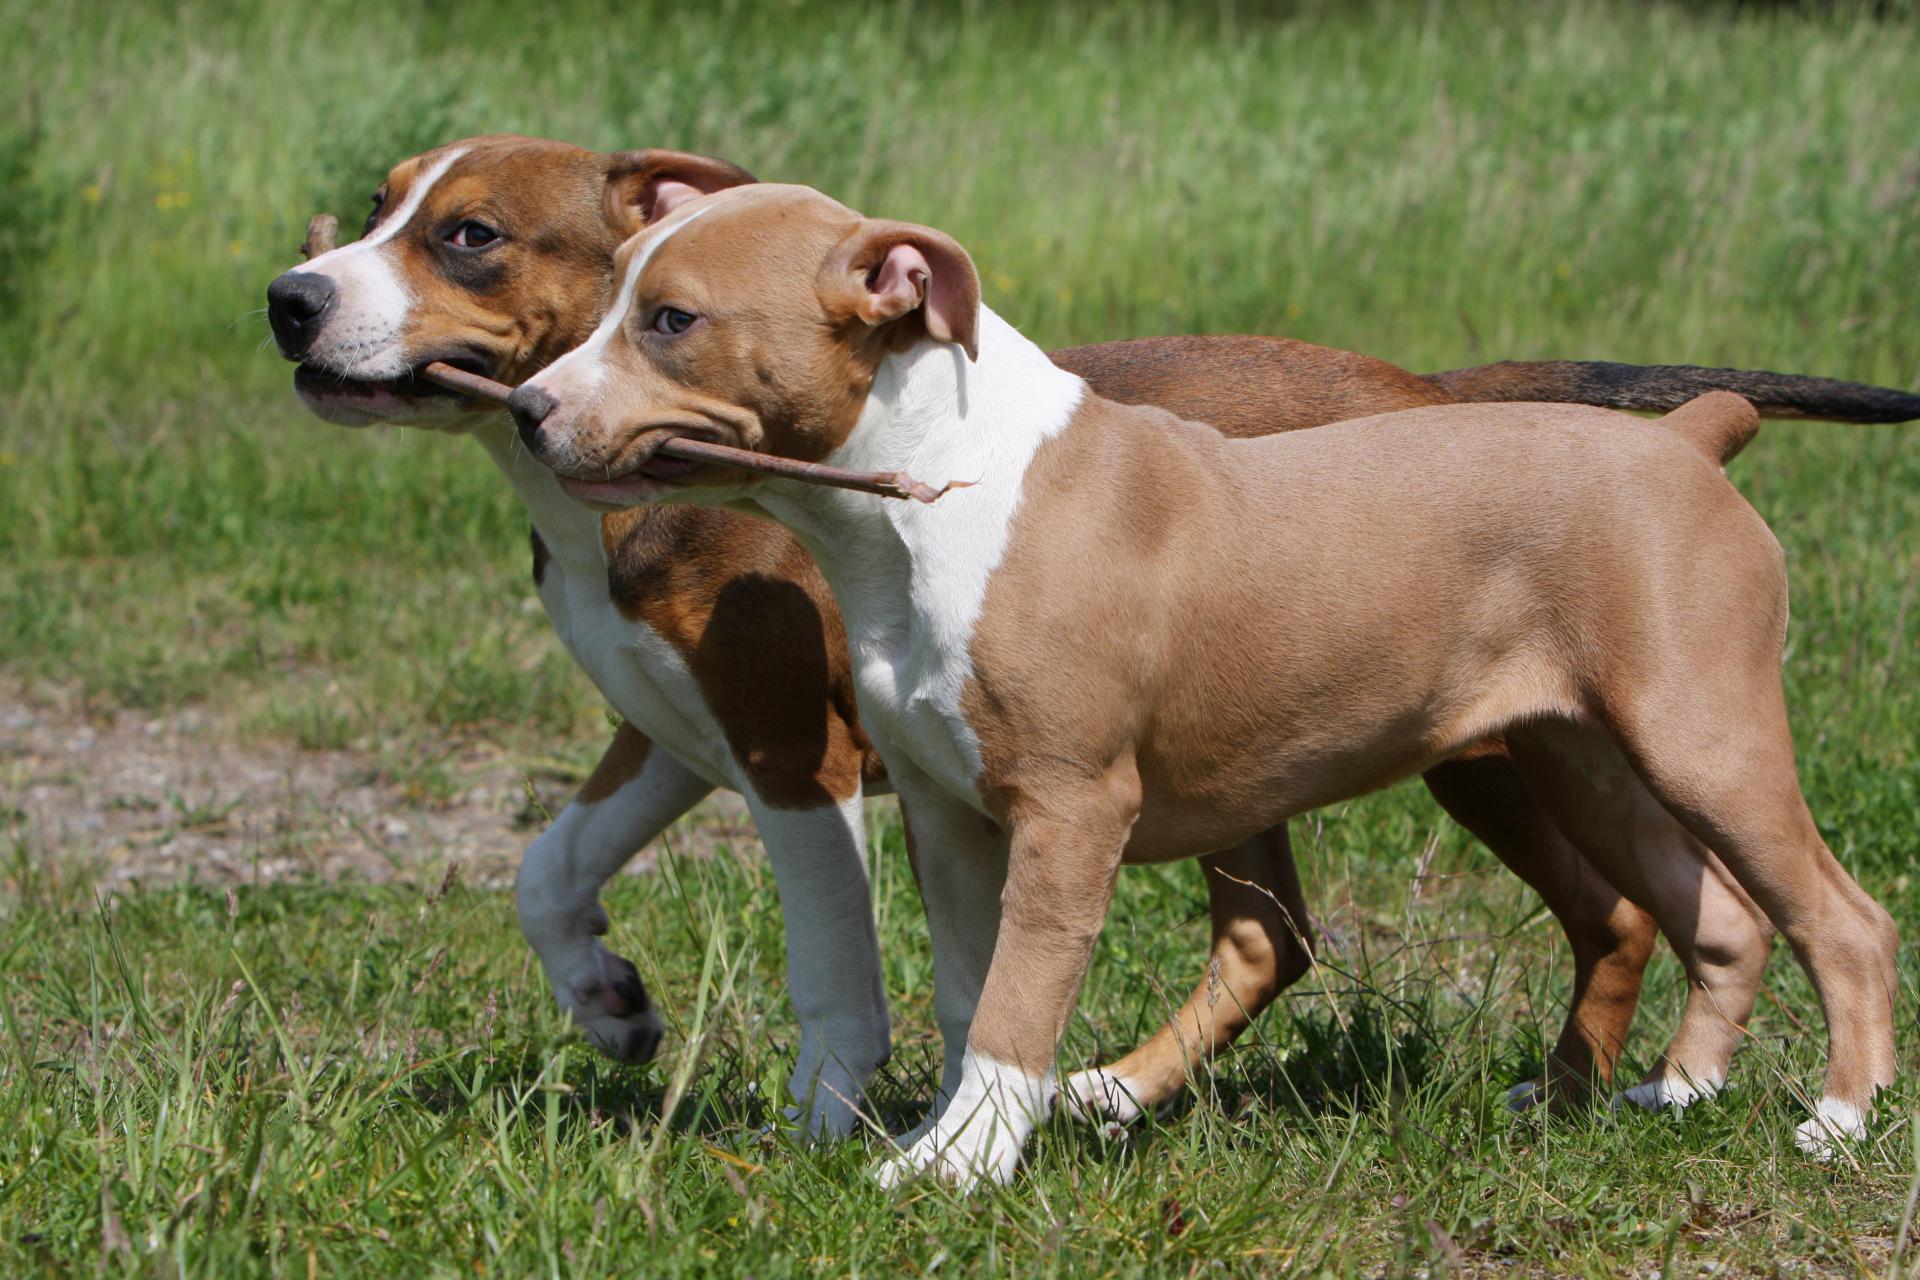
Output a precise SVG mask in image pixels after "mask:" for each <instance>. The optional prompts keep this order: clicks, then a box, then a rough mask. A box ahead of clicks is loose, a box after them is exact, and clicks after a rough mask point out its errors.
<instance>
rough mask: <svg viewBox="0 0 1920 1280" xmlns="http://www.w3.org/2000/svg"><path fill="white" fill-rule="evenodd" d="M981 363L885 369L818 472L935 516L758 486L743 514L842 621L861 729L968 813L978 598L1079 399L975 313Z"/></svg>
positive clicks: (935, 362)
mask: <svg viewBox="0 0 1920 1280" xmlns="http://www.w3.org/2000/svg"><path fill="white" fill-rule="evenodd" d="M979 339H980V356H979V360H978V361H977V362H976V363H973V364H968V363H967V361H966V357H965V356H964V355H963V354H961V353H960V351H959V348H957V347H953V346H948V345H943V344H939V343H922V344H921V345H920V346H918V347H916V348H914V349H913V350H911V351H908V352H904V353H901V354H897V355H891V356H889V357H887V359H886V360H885V361H883V362H882V364H881V366H880V370H879V372H878V374H877V375H876V376H875V378H874V383H873V389H872V391H871V393H870V394H869V395H868V398H867V403H866V406H865V407H864V408H863V409H862V411H861V414H860V419H859V421H858V422H857V423H856V424H855V426H854V429H853V431H852V432H851V433H850V435H849V437H848V439H847V441H846V443H845V444H844V445H842V447H841V448H840V449H838V450H836V451H835V452H834V453H833V454H832V455H830V456H829V457H827V458H826V459H824V461H826V462H827V463H829V464H831V465H834V466H842V467H852V468H855V469H857V470H862V471H866V470H884V471H901V470H906V471H911V472H912V473H913V474H914V475H916V476H919V477H921V478H922V479H924V480H927V481H928V482H929V483H932V484H935V485H938V484H941V483H944V482H946V481H949V480H968V481H972V482H973V484H972V487H970V488H966V489H959V490H956V491H954V492H952V493H950V494H948V495H947V496H946V497H944V498H942V499H941V500H940V501H939V502H937V503H933V504H932V505H925V504H921V503H915V502H894V501H891V500H888V499H885V498H878V497H874V496H872V495H868V494H856V493H849V492H847V491H845V490H839V489H825V488H819V487H811V486H803V485H798V484H793V483H788V482H782V481H765V482H762V483H761V484H760V485H758V486H756V487H755V489H754V490H752V501H753V502H754V503H755V504H756V505H757V506H759V507H760V508H762V509H763V510H764V511H765V512H766V513H767V514H768V515H770V516H772V517H773V518H774V519H776V520H778V521H780V522H781V523H782V524H785V525H786V526H787V527H788V528H790V529H792V530H793V531H794V532H795V533H796V534H797V535H798V536H799V538H800V540H801V541H802V542H803V543H805V544H806V546H807V549H808V550H809V551H811V552H812V553H813V555H814V558H815V559H816V560H818V561H819V563H820V568H821V571H822V572H823V573H824V574H825V575H826V578H827V581H828V582H829V583H830V584H831V585H832V587H833V593H834V596H835V598H836V599H838V600H839V602H840V608H841V611H842V613H843V614H844V615H845V617H846V623H847V639H848V643H849V645H850V647H851V648H852V650H853V657H854V669H855V672H856V675H857V678H858V680H859V698H860V715H861V719H862V721H863V722H864V723H865V724H867V726H868V727H869V729H870V730H872V731H873V732H874V733H875V736H876V738H877V739H878V740H879V741H880V744H881V748H882V754H883V755H889V756H891V755H892V754H901V755H905V756H906V757H908V758H910V759H912V760H913V762H914V763H915V764H916V765H917V766H918V767H919V768H920V769H921V770H923V771H924V772H926V773H927V774H928V776H929V777H930V778H932V779H933V780H934V781H935V782H936V783H937V784H938V785H939V786H940V787H941V789H943V790H945V791H946V792H947V793H948V794H950V795H953V796H956V797H960V798H964V799H965V801H966V802H967V803H968V804H969V805H970V806H972V807H974V808H976V809H978V808H979V807H980V803H981V802H980V797H979V795H978V793H977V792H976V790H975V780H976V779H977V778H978V776H979V773H980V744H979V739H978V738H977V737H976V735H975V734H974V731H973V728H972V726H971V725H969V724H968V723H967V721H966V718H965V716H964V715H963V714H962V712H961V709H960V697H961V694H962V692H963V691H964V690H965V688H966V686H967V684H968V682H969V681H971V680H972V678H973V662H972V656H971V645H972V640H973V632H974V628H975V627H976V626H977V625H978V623H979V620H980V611H981V607H982V605H983V604H984V603H985V600H986V594H987V584H988V581H989V580H990V579H991V578H992V576H993V572H994V570H995V569H997V568H998V567H999V566H1000V562H1001V561H1002V560H1003V559H1004V558H1005V556H1006V551H1007V543H1008V539H1009V538H1010V536H1011V533H1012V526H1013V520H1014V516H1015V514H1016V513H1017V511H1018V509H1019V506H1020V501H1021V497H1022V492H1023V481H1024V479H1025V475H1026V471H1027V467H1028V466H1029V465H1030V464H1031V463H1032V461H1033V457H1034V455H1035V454H1036V453H1037V452H1039V449H1040V447H1041V445H1043V444H1045V443H1046V442H1047V441H1048V440H1050V439H1052V438H1053V437H1054V436H1056V435H1058V434H1059V433H1060V432H1062V431H1064V430H1065V429H1066V426H1067V424H1068V422H1069V421H1071V420H1072V418H1073V414H1074V411H1075V410H1076V409H1077V408H1078V407H1079V405H1080V401H1081V399H1082V397H1083V396H1084V395H1085V394H1086V384H1085V383H1084V382H1082V381H1081V380H1080V379H1079V378H1077V377H1075V376H1074V375H1072V374H1070V373H1067V372H1066V371H1065V370H1062V369H1060V368H1059V367H1057V366H1056V365H1054V364H1053V363H1052V361H1050V360H1048V359H1047V357H1046V354H1045V353H1044V352H1042V351H1041V350H1040V349H1039V348H1038V347H1035V346H1034V345H1033V344H1032V343H1030V342H1028V341H1027V340H1026V339H1025V338H1023V337H1021V336H1020V334H1019V333H1017V332H1016V331H1015V330H1014V329H1013V327H1012V326H1010V325H1008V324H1007V323H1006V321H1004V320H1002V319H1000V317H999V316H997V315H995V314H994V313H993V312H992V311H990V310H988V309H987V308H986V307H982V308H981V309H980V325H979Z"/></svg>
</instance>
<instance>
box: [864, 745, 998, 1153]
mask: <svg viewBox="0 0 1920 1280" xmlns="http://www.w3.org/2000/svg"><path fill="white" fill-rule="evenodd" d="M896 759H897V757H896ZM888 773H889V776H890V777H891V778H892V780H893V785H894V789H895V791H896V792H897V793H898V794H899V796H900V816H901V818H902V820H903V822H904V825H905V827H906V833H907V859H908V861H909V862H911V863H912V864H913V876H914V883H915V884H917V885H918V886H919V889H920V901H921V903H922V904H923V905H924V906H925V907H926V911H927V936H928V940H929V941H930V942H931V943H932V946H933V1014H934V1019H935V1021H937V1022H938V1023H939V1025H940V1040H941V1047H942V1049H943V1051H944V1054H945V1061H944V1063H943V1064H942V1068H941V1072H940V1089H939V1092H938V1093H937V1094H936V1095H935V1097H934V1100H933V1105H932V1106H931V1107H930V1108H929V1109H928V1112H927V1116H926V1119H925V1120H923V1121H922V1122H921V1123H920V1124H919V1125H917V1126H915V1127H914V1128H913V1129H912V1130H910V1131H908V1132H907V1133H905V1134H903V1135H901V1137H900V1138H899V1144H900V1145H901V1146H903V1147H908V1146H912V1145H913V1144H914V1143H915V1142H917V1141H918V1140H919V1139H920V1137H921V1135H922V1134H924V1133H926V1132H927V1131H928V1130H929V1129H931V1128H932V1127H933V1123H934V1121H935V1120H936V1119H938V1118H939V1116H940V1114H941V1112H942V1111H944V1110H945V1109H946V1105H947V1103H948V1101H949V1100H950V1099H951V1098H952V1097H953V1095H954V1091H955V1090H957V1089H958V1088H959V1087H960V1078H961V1063H962V1060H963V1059H964V1057H965V1055H966V1048H967V1033H968V1032H969V1031H970V1030H971V1029H972V1027H973V1012H974V1010H975V1009H976V1008H978V1007H979V1005H980V989H981V988H982V987H984V986H985V985H986V981H987V966H988V965H990V964H991V963H992V962H993V943H994V939H995V937H996V936H998V934H999V932H1000V894H1001V891H1002V889H1003V888H1004V887H1005V886H1006V881H1007V839H1006V836H1005V835H1003V834H1002V833H1001V832H1000V831H999V830H998V829H996V828H995V827H994V825H993V824H992V823H991V822H989V821H988V820H987V819H986V818H985V817H983V816H982V815H981V814H980V812H979V811H978V810H976V809H974V808H972V807H971V806H970V805H967V804H966V803H964V802H962V801H960V800H957V799H955V798H954V797H952V796H950V795H948V794H946V793H945V792H944V791H942V790H940V789H939V788H938V787H937V786H935V785H934V784H933V783H932V782H931V781H929V780H928V779H926V778H925V777H923V776H921V775H920V774H918V773H917V772H914V771H913V770H912V769H911V768H910V766H908V765H907V764H906V763H905V762H904V761H901V762H900V763H898V764H890V765H889V766H888ZM923 849H924V850H929V851H931V852H930V853H928V854H926V855H923V854H922V852H921V851H922V850H923Z"/></svg>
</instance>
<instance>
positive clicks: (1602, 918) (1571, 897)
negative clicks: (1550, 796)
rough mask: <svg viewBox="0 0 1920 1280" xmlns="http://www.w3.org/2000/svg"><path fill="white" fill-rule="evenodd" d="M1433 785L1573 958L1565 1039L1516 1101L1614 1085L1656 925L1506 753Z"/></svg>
mask: <svg viewBox="0 0 1920 1280" xmlns="http://www.w3.org/2000/svg"><path fill="white" fill-rule="evenodd" d="M1496 747H1497V748H1498V749H1495V748H1496ZM1425 781H1426V784H1427V789H1428V790H1429V791H1431V792H1432V793H1433V798H1434V799H1436V800H1438V801H1439V802H1440V806H1441V807H1442V808H1443V809H1445V810H1446V811H1447V813H1448V814H1449V815H1450V816H1451V817H1452V818H1453V820H1454V821H1456V822H1458V823H1459V824H1460V825H1461V826H1463V827H1465V828H1466V829H1467V830H1468V831H1470V832H1471V833H1473V835H1474V836H1475V837H1476V838H1477V839H1479V841H1480V842H1481V843H1482V844H1484V845H1485V846H1486V847H1487V848H1488V849H1489V850H1491V851H1492V852H1493V854H1494V856H1495V857H1497V858H1499V859H1500V861H1501V862H1502V863H1504V864H1506V866H1507V868H1508V869H1509V870H1510V871H1512V872H1513V873H1514V874H1515V875H1517V876H1519V877H1520V879H1522V880H1524V881H1525V882H1526V883H1527V884H1528V885H1529V886H1530V887H1531V888H1532V889H1533V891H1534V892H1535V893H1537V894H1539V895H1540V897H1541V900H1542V901H1544V902H1545V903H1546V905H1547V909H1548V910H1549V911H1551V912H1552V913H1553V916H1554V919H1555V920H1557V921H1559V924H1560V928H1561V930H1562V931H1563V932H1565V934H1566V935H1567V943H1568V946H1569V948H1570V949H1571V951H1572V953H1573V994H1572V996H1571V998H1570V1000H1569V1003H1568V1008H1567V1019H1566V1022H1565V1023H1564V1024H1562V1026H1561V1029H1560V1037H1559V1039H1558V1040H1557V1041H1555V1043H1554V1046H1553V1048H1552V1050H1551V1051H1550V1052H1549V1053H1548V1055H1547V1061H1546V1066H1545V1070H1544V1071H1543V1072H1542V1073H1541V1075H1540V1076H1538V1077H1537V1078H1535V1079H1533V1080H1527V1081H1523V1082H1522V1083H1520V1084H1517V1085H1515V1086H1514V1087H1513V1088H1512V1090H1510V1091H1509V1092H1508V1095H1507V1099H1508V1102H1509V1104H1510V1105H1512V1106H1513V1107H1514V1108H1515V1109H1516V1110H1517V1109H1521V1108H1524V1107H1529V1106H1533V1105H1536V1104H1539V1103H1543V1102H1544V1103H1549V1104H1551V1105H1555V1106H1558V1105H1562V1104H1564V1103H1567V1102H1571V1101H1574V1100H1577V1099H1579V1098H1581V1097H1583V1096H1585V1094H1586V1093H1587V1092H1588V1090H1589V1089H1590V1088H1591V1087H1592V1086H1593V1085H1594V1084H1595V1083H1600V1084H1605V1083H1607V1082H1609V1081H1611V1080H1612V1079H1613V1069H1614V1065H1615V1064H1616V1063H1617V1062H1618V1061H1619V1058H1620V1053H1621V1050H1622V1048H1624V1046H1625V1044H1626V1038H1627V1031H1628V1028H1629V1027H1630V1026H1631V1025H1632V1023H1633V1014H1634V1009H1635V1008H1636V1007H1637V1006H1638V1004H1639V1002H1640V980H1641V977H1642V975H1643V974H1644V973H1645V972H1646V967H1647V960H1648V959H1649V958H1650V957H1651V956H1652V955H1653V945H1654V940H1655V939H1656V938H1657V937H1658V936H1659V929H1658V928H1657V926H1656V925H1655V923H1654V918H1653V916H1651V915H1650V914H1648V913H1647V911H1646V910H1645V909H1643V908H1642V907H1640V906H1638V905H1636V904H1635V903H1634V902H1632V901H1630V900H1629V899H1627V898H1626V897H1624V896H1622V895H1621V893H1620V892H1619V891H1618V890H1617V889H1615V888H1614V887H1613V886H1612V885H1611V884H1609V883H1608V882H1607V881H1606V879H1605V878H1604V877H1602V876H1601V874H1600V873H1599V872H1598V871H1596V870H1595V869H1594V867H1593V865H1592V864H1591V863H1589V862H1588V861H1587V859H1586V858H1585V857H1584V856H1583V855H1582V854H1581V852H1580V850H1579V849H1578V848H1576V847H1575V846H1574V844H1573V843H1572V842H1571V841H1569V840H1568V839H1567V837H1566V836H1565V835H1564V834H1562V833H1561V831H1560V828H1559V827H1557V826H1555V825H1554V823H1553V820H1552V819H1551V818H1550V817H1549V816H1548V815H1547V813H1546V812H1545V811H1544V810H1543V809H1542V808H1541V806H1540V802H1539V801H1538V800H1537V799H1536V798H1535V797H1534V795H1533V793H1532V792H1530V791H1529V790H1528V789H1527V784H1526V780H1525V779H1524V778H1523V777H1522V776H1521V775H1520V772H1519V771H1518V770H1517V769H1516V768H1515V767H1514V762H1513V760H1512V759H1511V757H1509V756H1508V755H1507V753H1506V750H1505V748H1504V747H1499V746H1498V744H1488V745H1485V746H1482V747H1481V748H1478V749H1474V750H1471V751H1469V752H1468V753H1465V754H1462V755H1460V756H1456V757H1454V758H1453V759H1451V760H1448V761H1446V762H1444V763H1442V764H1438V765H1435V766H1434V767H1433V768H1431V769H1429V770H1427V772H1426V774H1425Z"/></svg>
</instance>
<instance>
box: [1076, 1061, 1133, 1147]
mask: <svg viewBox="0 0 1920 1280" xmlns="http://www.w3.org/2000/svg"><path fill="white" fill-rule="evenodd" d="M1060 1092H1061V1096H1062V1097H1063V1098H1064V1099H1065V1100H1066V1103H1067V1109H1068V1110H1069V1111H1070V1112H1072V1114H1073V1118H1074V1119H1075V1120H1078V1121H1080V1122H1081V1123H1082V1124H1090V1125H1093V1126H1094V1127H1095V1128H1097V1129H1099V1130H1100V1132H1101V1133H1103V1134H1105V1135H1106V1136H1107V1137H1109V1138H1117V1137H1119V1136H1120V1135H1121V1134H1122V1133H1124V1132H1125V1130H1126V1126H1128V1125H1130V1124H1132V1123H1133V1122H1134V1121H1136V1120H1138V1119H1139V1118H1140V1117H1141V1116H1143V1115H1145V1114H1146V1108H1145V1107H1143V1106H1142V1105H1141V1104H1140V1098H1139V1090H1138V1089H1136V1088H1135V1087H1134V1086H1133V1085H1131V1084H1129V1083H1128V1082H1127V1080H1126V1078H1125V1077H1124V1076H1117V1075H1115V1074H1114V1073H1113V1072H1111V1071H1108V1070H1106V1069H1105V1068H1104V1067H1090V1068H1088V1069H1087V1070H1085V1071H1076V1072H1074V1073H1073V1074H1072V1075H1070V1076H1068V1077H1067V1081H1066V1084H1065V1085H1063V1086H1062V1087H1061V1090H1060Z"/></svg>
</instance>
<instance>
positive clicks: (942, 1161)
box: [874, 1048, 1054, 1191]
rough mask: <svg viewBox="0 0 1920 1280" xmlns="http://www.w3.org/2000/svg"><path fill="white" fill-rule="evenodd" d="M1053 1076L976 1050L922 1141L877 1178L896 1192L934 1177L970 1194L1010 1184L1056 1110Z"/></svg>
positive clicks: (908, 1145)
mask: <svg viewBox="0 0 1920 1280" xmlns="http://www.w3.org/2000/svg"><path fill="white" fill-rule="evenodd" d="M1053 1093H1054V1085H1053V1078H1052V1076H1051V1074H1048V1075H1030V1074H1029V1073H1027V1072H1025V1071H1022V1070H1020V1069H1019V1068H1018V1067H1014V1066H1010V1065H1008V1064H1006V1063H1003V1062H999V1061H996V1060H995V1059H993V1058H990V1057H988V1056H987V1055H985V1054H980V1053H975V1052H974V1051H973V1050H972V1049H971V1048H969V1049H968V1050H967V1051H966V1054H965V1056H964V1057H963V1058H962V1059H961V1066H960V1086H959V1088H958V1089H956V1090H955V1091H954V1094H953V1099H952V1101H950V1102H948V1103H947V1105H946V1107H945V1109H944V1110H942V1111H941V1112H940V1114H939V1116H938V1117H937V1118H936V1119H934V1120H933V1121H931V1123H929V1124H926V1125H923V1126H922V1128H921V1130H920V1131H919V1132H920V1136H919V1137H918V1138H916V1139H915V1140H913V1141H912V1142H903V1143H902V1149H901V1150H900V1152H899V1153H898V1154H897V1155H895V1156H893V1157H891V1158H889V1159H887V1160H884V1161H882V1162H881V1163H880V1165H879V1167H878V1168H876V1169H875V1170H874V1177H875V1178H876V1179H877V1180H878V1181H879V1183H880V1185H881V1186H883V1187H888V1188H892V1187H897V1186H899V1185H900V1184H901V1183H903V1182H905V1181H907V1180H908V1179H910V1178H913V1177H917V1176H918V1175H920V1174H926V1173H930V1174H933V1175H934V1176H936V1177H939V1178H942V1179H944V1180H946V1181H947V1182H950V1183H952V1184H953V1185H955V1186H956V1187H958V1188H960V1189H961V1190H963V1191H965V1190H970V1189H971V1188H973V1187H975V1186H978V1185H979V1184H980V1183H982V1182H990V1183H995V1184H1005V1183H1007V1182H1011V1181H1012V1180H1013V1175H1014V1171H1015V1170H1016V1169H1018V1168H1019V1167H1020V1153H1021V1152H1022V1151H1023V1150H1025V1148H1026V1145H1027V1138H1028V1137H1029V1136H1030V1135H1031V1134H1032V1133H1033V1131H1034V1129H1035V1127H1036V1126H1038V1125H1039V1123H1040V1122H1041V1121H1042V1120H1044V1119H1045V1118H1046V1116H1047V1111H1048V1110H1049V1109H1050V1108H1051V1107H1052V1105H1053Z"/></svg>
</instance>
